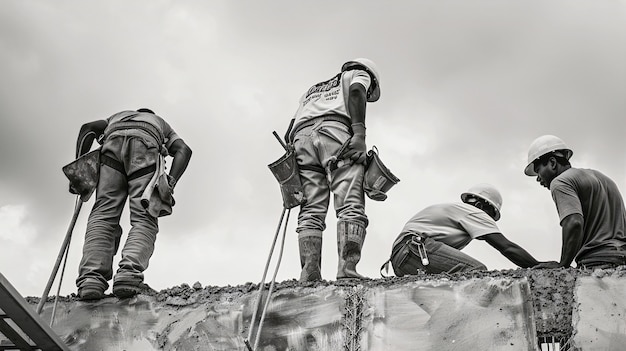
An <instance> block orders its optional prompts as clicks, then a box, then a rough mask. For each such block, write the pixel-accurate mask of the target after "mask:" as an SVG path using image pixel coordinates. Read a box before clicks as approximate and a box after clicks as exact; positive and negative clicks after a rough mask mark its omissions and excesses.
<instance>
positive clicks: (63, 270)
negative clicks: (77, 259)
mask: <svg viewBox="0 0 626 351" xmlns="http://www.w3.org/2000/svg"><path fill="white" fill-rule="evenodd" d="M69 255H70V243H69V242H68V244H67V246H66V247H65V258H64V259H63V267H62V268H61V275H60V276H59V286H58V287H57V294H56V296H55V297H54V305H52V316H51V317H50V327H52V325H53V324H54V317H55V316H56V312H57V304H58V302H59V295H60V294H61V285H62V284H63V275H64V274H65V267H66V266H67V256H69Z"/></svg>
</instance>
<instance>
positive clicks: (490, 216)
mask: <svg viewBox="0 0 626 351" xmlns="http://www.w3.org/2000/svg"><path fill="white" fill-rule="evenodd" d="M461 200H462V201H463V202H455V203H443V204H436V205H431V206H429V207H426V208H425V209H423V210H421V211H420V212H418V213H417V214H416V215H415V216H413V218H411V219H410V220H409V221H408V223H407V224H406V225H405V226H404V229H402V232H401V234H400V235H399V236H398V237H397V239H396V240H395V242H394V243H393V249H392V254H391V258H390V261H391V264H392V267H393V270H394V272H395V274H396V275H397V276H399V277H401V276H404V275H410V274H416V273H417V272H418V271H422V272H426V273H444V272H445V273H456V272H466V271H473V270H487V267H486V266H485V265H484V264H482V263H481V262H480V261H478V260H476V259H474V258H472V257H471V256H469V255H467V254H465V253H463V252H461V250H462V249H463V248H464V247H465V246H467V244H469V243H470V241H472V240H473V239H478V240H485V241H486V242H487V243H489V245H491V246H492V247H494V248H495V249H496V250H498V251H500V253H501V254H502V255H504V256H505V257H506V258H508V259H509V260H510V261H511V262H513V263H515V264H516V265H517V266H519V267H522V268H528V267H532V266H534V265H536V264H537V263H538V262H537V260H535V258H534V257H533V256H531V255H530V254H529V253H528V252H526V250H524V249H523V248H521V247H520V246H518V245H517V244H515V243H513V242H511V241H509V240H508V239H507V238H506V237H505V236H504V235H503V234H502V232H501V231H500V229H499V228H498V226H497V225H496V221H497V220H498V219H500V209H501V207H502V196H501V195H500V192H499V191H498V190H497V189H496V188H494V187H493V186H492V185H489V184H477V185H475V186H473V187H471V188H470V189H469V190H468V191H467V192H465V193H463V194H461Z"/></svg>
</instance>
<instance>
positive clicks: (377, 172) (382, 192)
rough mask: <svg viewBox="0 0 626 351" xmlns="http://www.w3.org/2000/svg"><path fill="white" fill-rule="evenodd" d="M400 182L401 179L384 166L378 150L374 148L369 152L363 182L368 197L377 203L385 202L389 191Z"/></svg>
mask: <svg viewBox="0 0 626 351" xmlns="http://www.w3.org/2000/svg"><path fill="white" fill-rule="evenodd" d="M399 181H400V179H398V177H396V176H395V175H394V174H393V173H391V171H390V170H389V168H387V167H386V166H385V165H384V164H383V161H382V160H381V159H380V156H379V155H378V149H377V148H376V146H373V147H372V149H371V150H370V151H368V152H367V166H366V169H365V177H364V181H363V188H364V190H365V194H367V197H369V198H370V199H372V200H375V201H385V199H387V194H386V193H387V191H389V189H391V187H393V186H394V185H396V184H398V182H399Z"/></svg>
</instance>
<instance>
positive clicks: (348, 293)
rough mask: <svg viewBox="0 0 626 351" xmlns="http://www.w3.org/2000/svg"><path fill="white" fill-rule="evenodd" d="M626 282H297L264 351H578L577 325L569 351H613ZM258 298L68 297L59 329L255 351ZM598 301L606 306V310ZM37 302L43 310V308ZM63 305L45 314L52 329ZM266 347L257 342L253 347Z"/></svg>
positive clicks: (582, 276)
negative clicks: (610, 324)
mask: <svg viewBox="0 0 626 351" xmlns="http://www.w3.org/2000/svg"><path fill="white" fill-rule="evenodd" d="M624 274H626V270H614V271H596V272H593V273H592V272H584V271H582V272H581V271H579V270H577V269H574V268H570V269H552V270H530V269H516V270H502V271H485V272H471V273H464V274H453V275H448V274H439V275H426V274H422V275H416V276H408V277H402V278H397V277H391V278H383V279H365V280H344V281H332V282H329V281H320V282H314V283H299V282H297V281H296V280H288V281H284V282H280V283H277V284H276V287H275V292H274V294H273V295H272V300H271V303H270V305H269V309H268V313H267V316H266V318H265V321H264V323H265V324H264V326H263V329H262V333H261V337H260V339H259V340H260V342H259V348H258V349H259V350H363V351H365V350H405V349H406V350H468V349H475V350H534V349H535V348H536V347H537V337H539V338H541V337H555V338H557V339H558V340H560V342H561V345H563V344H564V343H565V342H566V341H569V340H570V338H571V336H572V330H573V329H572V325H573V324H572V315H574V316H575V323H574V325H576V327H577V329H576V333H577V335H576V337H575V340H576V345H577V346H578V347H577V348H575V347H574V345H573V343H568V347H570V348H568V349H567V350H587V349H589V350H605V349H609V350H610V349H611V348H603V347H604V346H600V347H599V348H590V347H595V346H596V345H605V344H606V343H609V344H608V345H613V344H615V343H619V344H621V345H626V342H624V341H626V340H624V335H625V334H626V333H625V332H624V323H623V322H622V324H620V323H617V322H615V325H616V327H614V328H613V329H610V330H609V329H606V328H601V327H598V326H602V325H604V323H605V321H606V320H607V319H606V318H604V317H603V316H604V315H605V314H606V313H608V312H607V311H609V310H611V311H614V310H616V311H618V314H617V315H616V316H614V317H615V320H616V321H617V320H619V318H623V317H624V312H623V310H624V308H626V307H625V306H626V301H624V298H623V297H621V298H622V300H620V299H619V298H620V296H619V292H620V291H624V288H625V287H624V286H623V285H624V284H625V283H624V280H626V279H621V278H622V276H623V275H624ZM603 277H604V278H603ZM601 278H603V279H601ZM613 280H614V281H615V283H613ZM578 282H580V283H578ZM590 282H591V283H590ZM613 284H616V285H615V286H613ZM609 286H610V287H609ZM266 289H267V285H266ZM257 291H258V290H257V285H256V284H252V283H247V284H243V285H238V286H227V287H216V286H207V287H202V286H201V285H200V283H196V284H194V285H193V286H189V285H187V284H182V285H180V286H175V287H172V288H169V289H164V290H162V291H160V292H157V291H154V290H150V289H148V290H145V291H143V292H142V293H141V294H139V295H138V296H137V297H134V298H131V299H125V300H119V299H117V298H115V297H114V296H107V297H106V298H105V299H103V300H101V301H98V302H82V301H78V300H77V299H76V296H75V295H72V296H68V297H61V298H60V302H59V305H58V307H57V314H56V322H55V325H54V326H53V329H54V330H55V331H56V332H57V333H58V334H59V335H60V336H61V337H62V338H63V339H64V340H65V341H66V343H67V344H68V345H69V346H70V347H71V349H73V350H244V349H245V346H244V340H245V339H246V338H247V336H248V332H249V329H248V327H249V326H250V324H251V323H250V322H251V318H252V314H253V310H254V306H255V301H256V297H257V295H258V294H257ZM574 291H576V296H575V294H574ZM596 296H602V298H603V299H604V300H605V301H606V306H605V305H600V304H598V305H596V303H595V302H594V301H595V299H596ZM575 298H577V299H578V300H579V301H578V304H580V311H577V312H576V313H575V311H574V310H575V308H576V307H577V306H576V300H575ZM28 300H29V302H30V303H31V304H33V308H34V305H35V304H36V303H37V302H38V299H37V298H28ZM613 300H614V301H613ZM52 301H53V299H52V298H49V299H48V302H47V303H46V307H45V309H44V313H43V318H44V319H46V320H49V318H50V314H51V310H52ZM612 303H615V305H613V304H612ZM594 311H595V312H594ZM611 313H613V312H611ZM591 316H593V317H591ZM257 317H258V316H257ZM594 318H595V319H594ZM603 318H604V319H603ZM610 320H612V319H610ZM596 327H597V328H598V329H597V330H596V332H593V330H595V328H596ZM615 328H617V329H615ZM620 328H621V329H620ZM255 336H256V330H253V333H252V340H251V342H252V343H253V340H254V339H255ZM603 342H604V343H603ZM511 343H512V344H513V345H511ZM611 343H613V344H611ZM590 345H592V346H590ZM614 349H615V348H614ZM617 349H619V348H617Z"/></svg>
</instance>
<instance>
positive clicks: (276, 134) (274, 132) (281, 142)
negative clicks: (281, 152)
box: [272, 131, 289, 151]
mask: <svg viewBox="0 0 626 351" xmlns="http://www.w3.org/2000/svg"><path fill="white" fill-rule="evenodd" d="M272 134H274V137H276V140H278V142H279V143H280V146H282V147H283V149H285V151H289V149H287V145H286V144H285V142H284V141H283V140H282V139H281V138H280V137H279V136H278V133H276V131H273V132H272Z"/></svg>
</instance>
